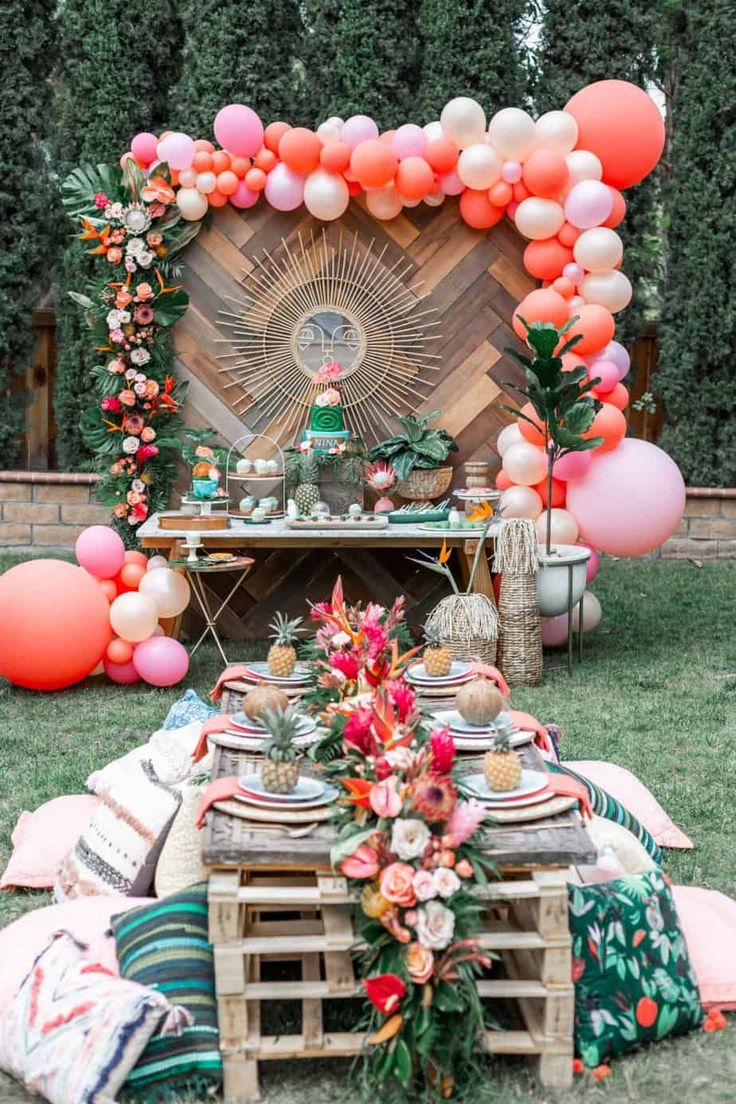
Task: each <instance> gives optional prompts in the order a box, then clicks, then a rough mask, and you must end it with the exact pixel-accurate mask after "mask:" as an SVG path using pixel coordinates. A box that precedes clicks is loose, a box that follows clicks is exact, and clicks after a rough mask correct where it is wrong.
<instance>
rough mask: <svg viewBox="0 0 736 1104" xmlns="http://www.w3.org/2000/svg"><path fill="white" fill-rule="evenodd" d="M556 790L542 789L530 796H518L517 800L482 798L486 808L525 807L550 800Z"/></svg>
mask: <svg viewBox="0 0 736 1104" xmlns="http://www.w3.org/2000/svg"><path fill="white" fill-rule="evenodd" d="M554 796H555V794H554V791H553V790H550V789H544V790H540V791H539V793H535V794H529V796H528V797H517V798H516V800H515V801H513V800H512V801H490V800H488V799H487V798H482V799H481V800H482V802H483V804H484V805H485V807H486V809H489V810H490V809H525V808H526V807H527V805H541V804H542V802H543V801H549V799H550V798H551V797H554Z"/></svg>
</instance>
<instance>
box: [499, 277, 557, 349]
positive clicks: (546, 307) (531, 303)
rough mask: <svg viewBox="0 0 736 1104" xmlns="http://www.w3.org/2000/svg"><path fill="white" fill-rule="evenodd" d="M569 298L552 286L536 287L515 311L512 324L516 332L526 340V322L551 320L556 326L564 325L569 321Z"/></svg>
mask: <svg viewBox="0 0 736 1104" xmlns="http://www.w3.org/2000/svg"><path fill="white" fill-rule="evenodd" d="M567 317H568V311H567V300H566V299H563V298H562V296H561V295H558V294H557V292H556V291H552V289H551V288H536V289H535V290H534V291H530V292H529V294H528V295H526V296H524V298H523V299H522V301H521V302H520V303H519V305H518V307H517V308H516V310H515V311H514V315H513V318H512V325H513V327H514V333H515V334H516V336H517V337H520V338H521V339H522V341H524V340H526V326H525V325H524V323H523V322H522V321H521V320H522V318H523V319H524V321H525V322H551V323H552V324H553V325H554V326H557V327H559V326H564V324H565V322H566V321H567Z"/></svg>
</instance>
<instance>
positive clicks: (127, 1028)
mask: <svg viewBox="0 0 736 1104" xmlns="http://www.w3.org/2000/svg"><path fill="white" fill-rule="evenodd" d="M164 1017H166V1019H167V1020H168V1019H169V1018H170V1017H171V1018H173V1019H174V1020H176V1019H177V1018H178V1013H176V1012H175V1010H174V1009H173V1008H172V1006H171V1004H170V1003H169V1001H168V1000H167V998H166V997H165V996H164V995H163V994H162V993H155V992H153V991H152V990H150V989H145V988H143V986H141V985H136V984H134V983H133V982H130V981H122V980H121V979H120V978H118V977H115V976H114V975H113V974H111V973H110V971H109V970H107V969H106V967H104V966H102V965H100V964H99V963H96V962H95V961H94V959H91V958H87V957H86V956H85V954H84V950H83V948H82V946H81V945H80V944H78V943H76V942H75V940H74V939H72V937H71V936H70V935H69V934H68V933H67V932H58V933H57V934H56V935H55V937H54V938H53V939H52V941H51V943H50V944H49V945H48V946H47V947H46V949H45V950H44V951H42V953H41V954H40V955H39V956H38V958H37V959H36V961H35V962H34V964H33V966H32V968H31V971H30V973H29V974H28V975H27V977H26V978H25V980H24V981H23V982H22V984H21V986H20V988H19V990H18V992H17V994H16V996H15V999H14V1000H13V1003H12V1004H11V1005H10V1007H9V1008H8V1010H7V1011H6V1014H5V1015H4V1016H3V1018H2V1020H1V1021H0V1067H2V1069H4V1070H6V1071H7V1072H8V1073H11V1074H12V1075H13V1076H14V1077H17V1078H18V1079H19V1080H20V1081H22V1082H23V1084H24V1085H25V1086H26V1088H27V1089H29V1090H30V1091H31V1092H35V1093H40V1095H41V1096H44V1097H46V1099H47V1100H50V1101H52V1104H107V1102H111V1101H113V1100H115V1099H116V1097H117V1095H118V1092H119V1090H120V1088H121V1087H122V1085H123V1083H124V1081H125V1078H126V1077H127V1075H128V1072H129V1071H130V1069H131V1068H132V1067H133V1065H134V1064H135V1062H136V1059H137V1058H138V1056H139V1054H140V1053H141V1051H142V1050H143V1048H144V1047H145V1045H146V1043H147V1042H148V1039H149V1037H150V1035H151V1033H152V1032H153V1031H154V1030H155V1029H156V1028H157V1027H158V1025H159V1024H160V1023H161V1022H162V1020H163V1019H164ZM172 1026H173V1024H172Z"/></svg>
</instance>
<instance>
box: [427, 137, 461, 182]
mask: <svg viewBox="0 0 736 1104" xmlns="http://www.w3.org/2000/svg"><path fill="white" fill-rule="evenodd" d="M459 152H460V151H459V150H458V148H457V146H456V145H455V143H454V142H453V141H452V139H450V138H434V139H432V141H430V142H428V143H427V148H426V150H425V151H424V160H425V161H426V162H427V164H428V165H430V166H431V168H433V169H434V171H435V172H436V173H439V174H440V175H442V174H443V173H448V172H451V171H452V170H453V169H454V168H455V166H456V165H457V159H458V154H459Z"/></svg>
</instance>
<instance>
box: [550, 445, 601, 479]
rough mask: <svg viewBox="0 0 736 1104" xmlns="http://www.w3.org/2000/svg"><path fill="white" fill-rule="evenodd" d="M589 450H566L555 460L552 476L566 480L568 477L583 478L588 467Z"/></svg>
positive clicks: (589, 459)
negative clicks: (564, 454) (565, 452)
mask: <svg viewBox="0 0 736 1104" xmlns="http://www.w3.org/2000/svg"><path fill="white" fill-rule="evenodd" d="M591 460H592V453H591V452H568V454H567V455H566V456H563V457H561V459H559V460H557V461H556V462H555V466H554V469H553V471H554V478H555V479H561V480H563V481H565V482H567V481H568V480H570V479H583V478H584V477H585V476H586V475H587V473H588V470H589V468H590V464H591Z"/></svg>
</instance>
